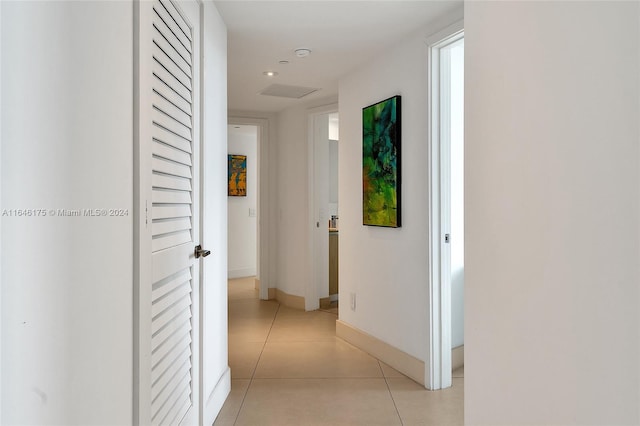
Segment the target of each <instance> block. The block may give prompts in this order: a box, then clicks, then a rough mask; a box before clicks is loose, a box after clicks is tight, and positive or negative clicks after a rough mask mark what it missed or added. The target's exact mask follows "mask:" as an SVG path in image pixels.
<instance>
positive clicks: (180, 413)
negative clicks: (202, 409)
mask: <svg viewBox="0 0 640 426" xmlns="http://www.w3.org/2000/svg"><path fill="white" fill-rule="evenodd" d="M191 405H192V401H191V395H190V394H188V395H185V398H184V402H183V403H182V406H181V407H180V408H179V409H177V410H176V411H175V416H173V418H171V417H170V416H167V421H166V422H165V424H167V425H177V424H179V423H180V422H181V421H182V419H183V418H184V416H185V414H187V411H189V408H191ZM169 419H170V420H169Z"/></svg>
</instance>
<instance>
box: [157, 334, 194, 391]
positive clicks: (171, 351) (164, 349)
mask: <svg viewBox="0 0 640 426" xmlns="http://www.w3.org/2000/svg"><path fill="white" fill-rule="evenodd" d="M157 353H163V354H164V357H159V358H158V360H157V362H156V364H154V368H153V370H152V372H151V378H152V379H151V380H152V383H153V385H152V386H156V385H157V384H159V383H160V381H161V379H162V378H163V377H164V376H163V374H162V373H163V372H164V371H166V370H167V369H169V368H171V366H173V365H175V364H176V363H178V364H179V360H184V359H187V358H189V357H191V342H190V341H188V340H185V341H181V342H180V343H179V344H178V345H174V346H171V344H166V345H164V346H160V347H159V349H158V351H157ZM154 356H155V353H154ZM158 386H160V387H158V389H161V388H162V387H163V386H164V384H163V385H158ZM156 393H157V392H156Z"/></svg>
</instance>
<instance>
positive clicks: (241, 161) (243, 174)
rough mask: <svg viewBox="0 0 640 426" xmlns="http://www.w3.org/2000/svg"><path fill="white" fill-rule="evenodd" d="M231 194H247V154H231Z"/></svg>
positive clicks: (233, 195)
mask: <svg viewBox="0 0 640 426" xmlns="http://www.w3.org/2000/svg"><path fill="white" fill-rule="evenodd" d="M228 171H229V191H228V192H229V196H230V197H246V196H247V156H246V155H231V154H230V155H229V167H228Z"/></svg>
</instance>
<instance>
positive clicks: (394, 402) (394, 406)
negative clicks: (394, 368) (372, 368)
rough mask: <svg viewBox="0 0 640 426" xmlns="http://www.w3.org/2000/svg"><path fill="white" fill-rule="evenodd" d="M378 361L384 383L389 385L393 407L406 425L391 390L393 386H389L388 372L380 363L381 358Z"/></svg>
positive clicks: (402, 423)
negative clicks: (386, 372) (385, 371)
mask: <svg viewBox="0 0 640 426" xmlns="http://www.w3.org/2000/svg"><path fill="white" fill-rule="evenodd" d="M376 361H378V367H380V372H381V373H382V377H383V378H384V383H385V384H386V385H387V390H388V391H389V396H390V397H391V402H393V408H395V409H396V414H397V415H398V420H400V425H401V426H404V422H403V421H402V416H401V415H400V410H398V406H397V405H396V400H395V399H394V398H393V392H391V387H390V386H389V381H388V380H387V376H386V374H384V369H383V368H382V364H380V360H379V359H378V360H376Z"/></svg>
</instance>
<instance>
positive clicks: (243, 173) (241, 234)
mask: <svg viewBox="0 0 640 426" xmlns="http://www.w3.org/2000/svg"><path fill="white" fill-rule="evenodd" d="M258 130H259V129H258V126H255V125H249V124H230V125H229V126H228V129H227V131H228V153H229V161H228V163H229V170H228V178H229V190H228V195H229V200H228V250H229V251H228V259H227V261H228V277H229V279H234V278H246V277H257V275H258V223H257V211H258V192H259V191H258V188H259V186H258V185H259V183H258ZM256 284H257V283H256Z"/></svg>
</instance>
